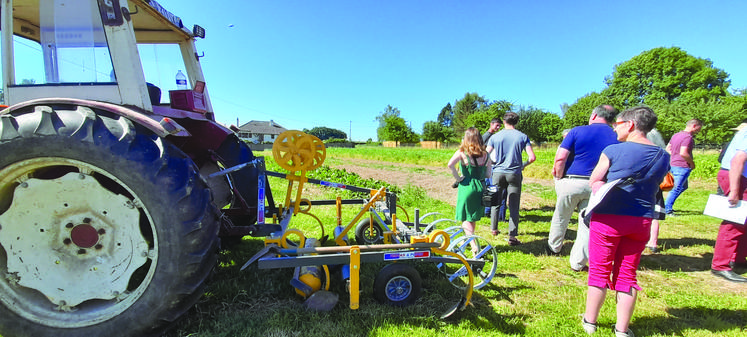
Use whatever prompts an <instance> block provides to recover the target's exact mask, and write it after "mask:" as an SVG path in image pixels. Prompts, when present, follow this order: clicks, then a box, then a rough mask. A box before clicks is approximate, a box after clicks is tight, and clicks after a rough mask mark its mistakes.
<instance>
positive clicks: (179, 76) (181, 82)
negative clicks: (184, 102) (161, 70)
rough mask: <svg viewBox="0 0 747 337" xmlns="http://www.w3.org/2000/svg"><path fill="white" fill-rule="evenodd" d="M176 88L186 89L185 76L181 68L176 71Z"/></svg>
mask: <svg viewBox="0 0 747 337" xmlns="http://www.w3.org/2000/svg"><path fill="white" fill-rule="evenodd" d="M176 89H178V90H187V76H185V75H184V73H182V71H181V70H179V71H177V73H176Z"/></svg>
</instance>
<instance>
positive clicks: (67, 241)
mask: <svg viewBox="0 0 747 337" xmlns="http://www.w3.org/2000/svg"><path fill="white" fill-rule="evenodd" d="M62 243H64V244H66V245H69V244H71V243H73V240H70V238H67V239H65V240H62Z"/></svg>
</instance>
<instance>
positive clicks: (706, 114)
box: [651, 96, 747, 144]
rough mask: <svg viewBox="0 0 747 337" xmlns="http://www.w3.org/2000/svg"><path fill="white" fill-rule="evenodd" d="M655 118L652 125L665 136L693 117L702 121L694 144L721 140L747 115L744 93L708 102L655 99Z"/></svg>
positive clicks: (681, 128) (726, 138) (677, 130)
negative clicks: (657, 100)
mask: <svg viewBox="0 0 747 337" xmlns="http://www.w3.org/2000/svg"><path fill="white" fill-rule="evenodd" d="M651 108H652V109H654V111H655V112H656V114H657V115H658V117H659V119H658V121H657V123H656V128H657V129H658V130H659V132H661V134H662V136H663V137H664V138H665V139H669V138H671V137H672V135H673V134H675V133H677V132H679V131H682V130H683V129H684V128H685V123H686V122H687V121H688V120H690V119H693V118H697V119H700V120H701V121H703V128H702V129H701V131H700V133H698V134H697V135H696V136H695V142H696V143H698V144H722V143H724V142H727V141H729V140H730V139H731V137H732V136H734V131H732V130H731V128H733V127H735V126H737V125H739V124H740V123H741V122H742V119H744V116H747V100H745V96H727V97H724V98H722V99H721V100H720V101H718V102H716V101H708V102H684V101H683V102H680V101H676V102H672V103H665V102H658V103H657V104H654V105H652V106H651Z"/></svg>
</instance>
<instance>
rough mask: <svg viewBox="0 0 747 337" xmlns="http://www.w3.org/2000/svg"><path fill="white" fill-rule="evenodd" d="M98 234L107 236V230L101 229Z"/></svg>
mask: <svg viewBox="0 0 747 337" xmlns="http://www.w3.org/2000/svg"><path fill="white" fill-rule="evenodd" d="M98 233H99V235H104V234H106V229H103V228H101V229H99V230H98Z"/></svg>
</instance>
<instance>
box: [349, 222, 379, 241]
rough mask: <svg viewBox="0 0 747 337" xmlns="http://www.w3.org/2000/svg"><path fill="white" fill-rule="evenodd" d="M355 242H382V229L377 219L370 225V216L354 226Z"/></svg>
mask: <svg viewBox="0 0 747 337" xmlns="http://www.w3.org/2000/svg"><path fill="white" fill-rule="evenodd" d="M355 242H357V243H358V244H359V245H376V244H382V243H384V230H383V229H382V228H381V225H380V224H379V222H378V221H374V223H373V225H371V218H365V219H363V220H361V221H360V222H359V223H358V225H356V226H355Z"/></svg>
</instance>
